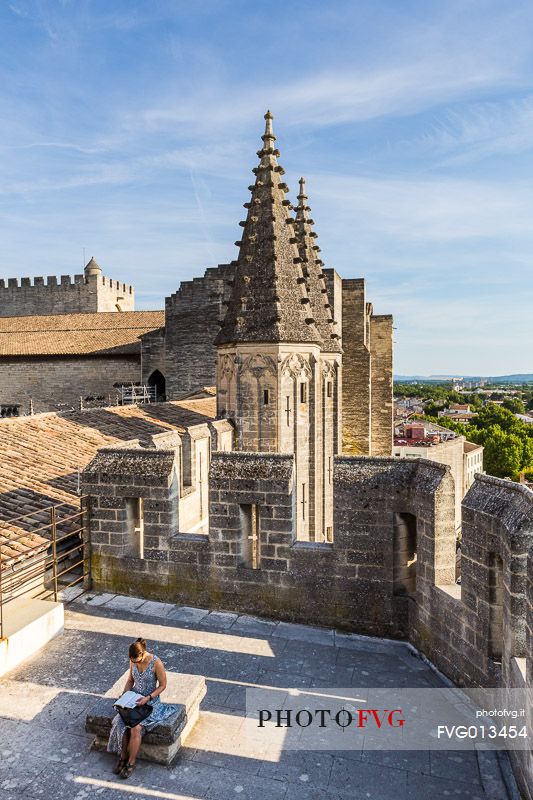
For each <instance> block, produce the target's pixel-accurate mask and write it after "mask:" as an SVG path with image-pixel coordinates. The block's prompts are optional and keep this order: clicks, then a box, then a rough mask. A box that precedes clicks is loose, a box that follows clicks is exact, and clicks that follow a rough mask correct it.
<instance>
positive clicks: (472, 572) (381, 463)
mask: <svg viewBox="0 0 533 800" xmlns="http://www.w3.org/2000/svg"><path fill="white" fill-rule="evenodd" d="M215 424H226V425H227V423H215ZM224 435H226V436H227V435H228V433H227V432H226V433H225V434H224ZM222 441H223V440H222V439H220V440H219V442H218V443H217V444H216V445H215V447H218V448H220V447H221V446H222ZM101 452H103V451H101ZM113 457H114V456H113V452H112V450H109V449H108V450H107V456H106V460H105V463H104V464H103V465H102V464H100V463H98V460H97V459H98V456H97V459H95V462H93V464H92V465H89V467H88V468H87V470H86V472H85V473H84V490H85V491H86V492H87V493H88V494H89V495H90V496H91V508H92V512H91V538H92V540H93V579H94V585H95V587H96V588H98V589H100V590H103V591H114V592H122V593H126V594H127V593H131V594H134V595H137V596H143V597H150V598H153V599H158V600H167V601H171V602H178V603H184V604H189V605H201V606H208V607H210V608H220V609H231V610H234V611H238V612H240V613H247V614H259V615H263V616H267V617H273V618H276V619H282V620H290V621H296V622H302V623H306V624H316V625H326V626H329V627H335V628H338V629H344V630H350V631H355V632H358V633H363V634H370V635H377V636H390V637H395V638H403V639H408V640H410V641H411V642H412V643H413V644H414V645H415V646H416V647H417V648H419V650H421V651H422V652H423V653H424V654H425V655H427V656H428V658H430V659H431V660H432V661H433V663H434V664H435V665H436V666H437V667H438V668H439V669H441V670H442V671H443V672H444V673H445V674H446V675H448V676H449V677H450V678H451V679H452V680H453V681H455V682H456V683H457V684H458V685H465V686H482V687H493V686H497V687H509V688H511V687H522V688H523V687H525V686H526V685H527V686H529V687H531V683H532V680H533V547H532V546H533V492H531V491H530V490H529V489H527V488H526V487H523V486H520V485H517V484H514V483H512V482H510V481H505V480H499V479H496V478H491V477H488V476H485V475H477V476H476V480H475V482H474V484H473V486H472V488H471V489H470V491H469V492H468V494H467V496H466V498H465V500H464V504H463V557H462V559H463V563H462V585H461V586H459V585H457V584H456V583H455V526H454V486H453V479H452V477H451V475H450V471H449V467H447V466H444V465H441V464H437V463H435V462H431V461H426V460H424V459H402V460H398V459H393V458H365V457H339V458H336V459H335V466H334V506H335V510H334V526H335V527H334V531H335V536H334V541H333V542H332V543H325V542H304V541H298V540H297V539H296V525H295V519H296V514H295V498H296V492H295V485H294V476H295V470H294V458H293V456H292V455H289V454H288V455H279V454H275V453H272V454H270V453H268V454H265V453H245V452H214V453H213V455H212V460H211V467H210V474H209V516H210V519H209V530H208V532H207V533H205V534H203V535H201V534H196V533H184V532H183V531H182V529H181V528H180V524H179V503H180V499H179V490H178V489H177V488H176V487H177V486H179V480H178V478H177V477H176V476H177V475H178V474H179V467H178V466H176V456H175V455H174V456H173V455H172V453H171V452H168V451H167V452H162V453H160V454H158V453H157V452H152V453H151V454H150V455H149V456H148V457H149V459H150V465H151V466H150V469H148V470H147V469H146V468H145V466H144V463H143V459H144V455H143V452H142V451H137V452H135V451H129V453H128V458H131V461H130V464H129V470H130V472H131V475H132V476H135V477H132V481H131V484H130V485H124V484H123V479H122V477H121V470H120V468H119V464H118V462H117V463H116V464H115V463H113ZM136 458H139V460H140V461H139V464H140V466H139V469H137V467H136V464H135V459H136ZM158 464H159V466H157V467H156V465H158ZM131 486H134V487H135V489H134V491H135V493H137V494H138V496H142V497H146V502H147V503H149V504H150V506H149V511H150V514H151V515H152V514H155V513H156V512H157V515H158V516H157V518H156V516H153V517H152V516H150V517H149V518H148V520H147V524H148V522H149V523H150V524H154V525H156V526H157V538H155V537H154V538H153V539H152V538H151V539H150V548H149V550H147V551H145V553H144V558H135V557H133V556H131V555H125V554H124V551H121V550H120V542H119V540H117V538H116V537H117V535H118V536H119V538H120V537H122V540H121V542H122V545H124V542H125V539H124V537H125V535H126V534H125V529H124V523H123V522H121V521H119V518H118V515H120V514H122V515H124V513H125V510H124V509H125V506H124V502H125V497H127V496H128V492H130V493H131V492H132V491H133V490H132V488H131ZM154 503H155V506H154ZM110 508H112V509H114V514H115V515H117V516H113V515H109V514H107V513H105V512H106V510H109V509H110ZM102 511H103V512H104V513H102ZM121 519H122V518H121ZM250 520H254V522H253V524H252V525H251V523H250ZM253 526H256V527H255V530H256V533H257V538H256V539H255V541H254V542H253V541H252V539H253V536H252V537H250V534H251V533H252V534H253V530H252V528H253ZM150 536H152V533H150ZM117 547H119V549H117ZM250 548H255V558H256V560H255V562H254V560H253V559H251V557H250V552H251V549H250ZM528 554H529V560H528ZM529 724H530V726H531V721H530V723H529ZM529 735H530V736H532V735H533V730H530V732H529ZM510 757H511V760H512V763H513V766H514V770H515V774H516V777H517V779H518V781H519V784H520V787H521V789H522V791H523V793H524V797H526V798H528V800H531V797H532V795H531V789H530V787H531V786H532V785H533V780H532V778H533V763H532V760H531V758H532V756H531V752H530V751H516V752H511V753H510Z"/></svg>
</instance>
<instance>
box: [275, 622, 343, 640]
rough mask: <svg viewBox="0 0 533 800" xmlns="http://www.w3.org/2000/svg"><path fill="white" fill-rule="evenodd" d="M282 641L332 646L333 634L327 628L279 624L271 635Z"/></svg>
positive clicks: (288, 623)
mask: <svg viewBox="0 0 533 800" xmlns="http://www.w3.org/2000/svg"><path fill="white" fill-rule="evenodd" d="M272 635H273V636H279V637H281V638H284V639H298V640H299V641H301V642H314V643H316V644H325V645H334V644H335V633H334V631H333V630H328V629H327V628H313V627H311V626H309V625H298V624H296V623H293V622H280V623H279V624H278V625H277V626H276V630H275V631H274V633H273V634H272Z"/></svg>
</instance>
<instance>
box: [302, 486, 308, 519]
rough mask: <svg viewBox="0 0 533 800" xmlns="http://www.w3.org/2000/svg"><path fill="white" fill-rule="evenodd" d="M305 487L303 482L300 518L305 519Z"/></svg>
mask: <svg viewBox="0 0 533 800" xmlns="http://www.w3.org/2000/svg"><path fill="white" fill-rule="evenodd" d="M305 488H306V487H305V483H302V499H301V501H300V502H301V504H302V519H305V506H306V505H307V499H306V496H305Z"/></svg>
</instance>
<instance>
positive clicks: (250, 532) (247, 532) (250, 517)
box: [239, 503, 259, 569]
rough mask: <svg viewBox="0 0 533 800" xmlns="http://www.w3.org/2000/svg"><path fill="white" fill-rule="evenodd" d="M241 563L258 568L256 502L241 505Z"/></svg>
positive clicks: (250, 567)
mask: <svg viewBox="0 0 533 800" xmlns="http://www.w3.org/2000/svg"><path fill="white" fill-rule="evenodd" d="M239 516H240V521H241V533H242V539H241V565H242V566H243V567H248V568H249V569H259V513H258V507H257V505H256V503H249V504H245V505H241V506H240V508H239Z"/></svg>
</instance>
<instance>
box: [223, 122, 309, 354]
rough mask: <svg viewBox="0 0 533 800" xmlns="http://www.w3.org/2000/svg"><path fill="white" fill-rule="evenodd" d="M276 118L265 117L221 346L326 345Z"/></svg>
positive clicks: (242, 223)
mask: <svg viewBox="0 0 533 800" xmlns="http://www.w3.org/2000/svg"><path fill="white" fill-rule="evenodd" d="M272 119H273V117H272V114H271V113H270V111H267V113H266V114H265V120H266V125H265V132H264V134H263V136H262V139H263V147H262V148H261V150H259V151H258V153H257V155H258V156H259V159H260V161H259V166H258V167H255V169H254V170H253V172H254V173H255V176H256V178H255V183H254V185H253V186H250V190H251V199H250V202H249V203H245V204H244V206H245V208H247V209H248V214H247V216H246V220H245V221H244V222H241V223H240V224H241V225H242V226H243V227H244V230H243V235H242V240H241V241H240V242H236V244H237V246H238V247H239V257H238V259H237V266H236V268H235V277H234V282H233V290H232V295H231V299H230V301H229V305H228V309H227V312H226V316H225V318H224V322H223V323H222V327H221V330H220V332H219V334H218V336H217V338H216V340H215V344H219V345H220V344H230V343H233V342H302V343H311V342H314V343H316V344H319V345H322V338H321V336H320V334H319V331H318V329H317V327H316V325H315V320H314V318H313V314H312V313H311V310H310V303H309V297H308V296H307V290H306V285H305V278H304V277H303V273H302V269H301V266H300V254H299V252H298V247H297V240H296V233H295V229H294V220H293V219H292V217H291V216H290V209H291V203H290V201H289V200H286V199H285V194H286V193H287V192H288V188H287V186H286V184H285V183H284V182H283V181H282V180H281V177H282V175H283V174H284V170H283V167H281V166H279V164H278V162H277V157H278V156H279V151H278V150H276V149H275V147H274V143H275V141H276V137H275V136H274V133H273V130H272Z"/></svg>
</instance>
